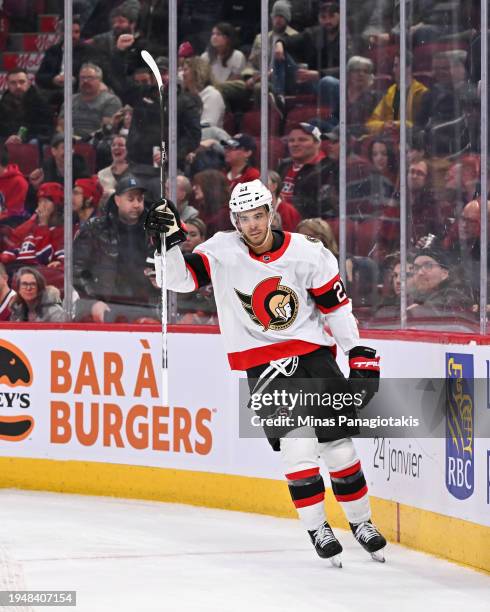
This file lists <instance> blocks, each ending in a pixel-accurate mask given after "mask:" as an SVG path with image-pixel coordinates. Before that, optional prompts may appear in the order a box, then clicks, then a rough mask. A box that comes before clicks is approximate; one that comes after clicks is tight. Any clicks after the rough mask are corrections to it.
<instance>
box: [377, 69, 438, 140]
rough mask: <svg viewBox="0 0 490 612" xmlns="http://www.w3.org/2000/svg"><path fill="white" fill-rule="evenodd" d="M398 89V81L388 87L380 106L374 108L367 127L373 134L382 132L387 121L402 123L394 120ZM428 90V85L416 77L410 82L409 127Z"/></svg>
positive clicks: (396, 123)
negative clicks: (394, 105)
mask: <svg viewBox="0 0 490 612" xmlns="http://www.w3.org/2000/svg"><path fill="white" fill-rule="evenodd" d="M396 89H397V85H396V83H395V84H393V85H391V86H390V87H389V88H388V91H387V92H386V93H385V95H384V96H383V97H382V98H381V100H380V101H379V104H378V106H377V107H376V108H375V109H374V111H373V114H372V115H371V117H369V119H368V121H367V123H366V127H367V129H368V130H369V132H370V133H371V134H377V133H378V132H381V131H382V130H383V128H384V124H385V123H386V122H387V121H393V122H394V123H395V125H397V126H399V125H400V121H398V120H397V121H395V120H394V114H393V102H394V101H395V93H396ZM427 91H429V90H428V89H427V87H426V86H425V85H423V84H422V83H419V81H416V80H415V79H413V80H412V82H411V83H410V87H409V88H408V96H407V125H408V126H409V127H411V126H412V125H413V121H414V117H416V116H417V113H418V112H419V110H420V105H421V102H422V98H423V97H424V95H425V93H426V92H427Z"/></svg>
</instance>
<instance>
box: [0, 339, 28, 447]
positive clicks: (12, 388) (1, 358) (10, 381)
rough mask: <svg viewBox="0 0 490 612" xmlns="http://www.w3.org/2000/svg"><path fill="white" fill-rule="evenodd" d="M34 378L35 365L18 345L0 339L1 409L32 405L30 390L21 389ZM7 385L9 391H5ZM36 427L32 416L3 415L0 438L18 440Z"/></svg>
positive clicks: (1, 415) (0, 416)
mask: <svg viewBox="0 0 490 612" xmlns="http://www.w3.org/2000/svg"><path fill="white" fill-rule="evenodd" d="M32 380H33V373H32V366H31V363H30V361H29V359H28V358H27V357H26V355H25V354H24V353H23V352H22V351H21V350H20V349H19V347H18V346H16V345H15V344H12V343H11V342H7V340H0V411H2V412H3V411H4V409H5V408H7V409H13V410H17V409H22V408H29V407H30V397H29V393H27V392H22V387H29V386H30V385H31V384H32ZM4 386H5V387H8V388H9V390H7V389H5V390H4ZM33 428H34V419H33V417H32V416H30V415H26V414H18V415H6V414H0V440H6V441H8V442H19V441H21V440H24V439H25V438H26V437H27V436H28V435H29V434H30V433H31V431H32V429H33Z"/></svg>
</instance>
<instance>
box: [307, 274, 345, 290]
mask: <svg viewBox="0 0 490 612" xmlns="http://www.w3.org/2000/svg"><path fill="white" fill-rule="evenodd" d="M339 280H340V274H337V276H334V277H333V278H332V280H329V281H328V283H325V284H324V285H322V286H321V287H317V288H316V289H315V288H313V289H310V293H312V294H313V295H322V294H323V293H327V291H330V289H331V288H332V287H333V286H334V284H335V283H336V282H337V281H339Z"/></svg>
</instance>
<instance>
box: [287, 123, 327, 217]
mask: <svg viewBox="0 0 490 612" xmlns="http://www.w3.org/2000/svg"><path fill="white" fill-rule="evenodd" d="M320 143H321V132H320V130H319V129H318V128H317V127H314V126H313V125H311V124H310V123H298V124H296V125H294V126H293V127H292V128H291V130H290V132H289V134H288V149H289V154H290V157H289V158H288V159H285V160H284V161H282V162H281V164H280V166H279V170H278V172H279V175H280V176H281V179H282V181H283V185H282V190H281V194H280V195H281V199H282V200H284V201H286V202H289V203H290V204H292V205H293V206H294V207H295V208H296V209H297V210H298V212H299V214H300V215H301V216H302V217H303V218H308V217H324V216H329V215H330V216H336V215H337V214H338V163H337V162H335V161H334V160H330V159H328V158H327V157H326V155H325V153H324V152H323V151H321V150H320Z"/></svg>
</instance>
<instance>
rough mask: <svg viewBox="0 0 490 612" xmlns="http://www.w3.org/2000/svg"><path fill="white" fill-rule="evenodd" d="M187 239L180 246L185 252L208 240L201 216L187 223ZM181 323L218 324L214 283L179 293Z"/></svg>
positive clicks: (178, 302) (178, 305) (178, 306)
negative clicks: (189, 291)
mask: <svg viewBox="0 0 490 612" xmlns="http://www.w3.org/2000/svg"><path fill="white" fill-rule="evenodd" d="M186 226H187V239H186V241H185V242H183V243H182V244H181V245H180V246H181V249H182V251H183V252H184V253H192V251H193V250H194V249H195V248H196V247H197V246H199V245H200V244H202V243H203V242H204V241H205V240H206V237H207V236H206V224H205V223H204V221H203V220H202V219H199V217H194V218H192V219H189V220H188V221H187V223H186ZM177 310H178V313H179V315H182V316H181V318H180V319H179V323H180V324H182V325H216V324H217V316H216V302H215V300H214V292H213V287H212V285H206V286H204V287H200V288H199V289H197V291H192V292H191V293H186V294H177Z"/></svg>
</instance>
